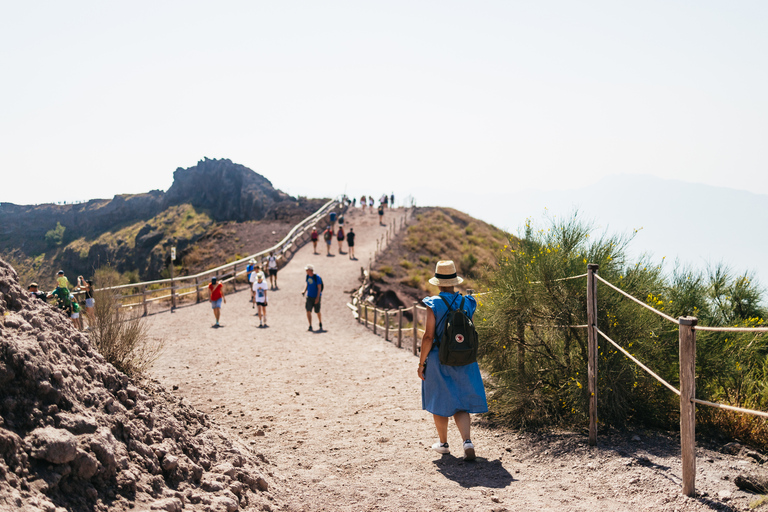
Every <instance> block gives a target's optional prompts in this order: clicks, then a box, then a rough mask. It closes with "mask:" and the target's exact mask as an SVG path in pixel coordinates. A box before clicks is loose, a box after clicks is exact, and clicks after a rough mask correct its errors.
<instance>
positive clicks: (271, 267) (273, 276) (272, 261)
mask: <svg viewBox="0 0 768 512" xmlns="http://www.w3.org/2000/svg"><path fill="white" fill-rule="evenodd" d="M277 269H278V266H277V258H276V257H275V253H274V252H270V253H269V258H267V270H268V271H269V288H270V290H277Z"/></svg>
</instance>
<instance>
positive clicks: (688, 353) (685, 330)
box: [679, 316, 698, 497]
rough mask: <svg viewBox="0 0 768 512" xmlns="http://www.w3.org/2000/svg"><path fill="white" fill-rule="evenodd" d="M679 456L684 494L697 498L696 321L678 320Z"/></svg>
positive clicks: (688, 319) (684, 317) (683, 318)
mask: <svg viewBox="0 0 768 512" xmlns="http://www.w3.org/2000/svg"><path fill="white" fill-rule="evenodd" d="M679 321H680V327H679V337H680V454H681V455H682V459H683V461H682V462H683V494H685V495H686V496H690V497H694V496H696V404H695V403H693V401H692V400H693V398H695V397H696V331H694V327H695V326H696V324H697V323H698V319H697V318H696V317H693V316H683V317H680V319H679Z"/></svg>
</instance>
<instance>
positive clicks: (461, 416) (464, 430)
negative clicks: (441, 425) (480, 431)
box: [446, 411, 470, 441]
mask: <svg viewBox="0 0 768 512" xmlns="http://www.w3.org/2000/svg"><path fill="white" fill-rule="evenodd" d="M447 420H448V418H446V424H447V423H448V421H447ZM453 421H455V422H456V426H457V427H458V428H459V433H460V434H461V440H462V441H466V440H467V439H470V437H469V430H470V419H469V413H468V412H466V411H461V412H457V413H456V414H454V415H453Z"/></svg>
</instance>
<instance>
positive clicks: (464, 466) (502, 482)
mask: <svg viewBox="0 0 768 512" xmlns="http://www.w3.org/2000/svg"><path fill="white" fill-rule="evenodd" d="M433 462H434V464H435V466H437V470H438V471H439V472H440V473H442V474H443V476H444V477H446V478H447V479H449V480H453V481H454V482H456V483H457V484H459V485H460V486H462V487H466V488H469V487H490V488H492V489H503V488H504V487H507V486H509V484H511V483H512V482H514V481H515V479H514V477H513V476H512V474H511V473H510V472H509V471H507V470H506V468H504V466H503V465H502V463H501V461H500V460H498V459H497V460H488V459H484V458H482V457H478V458H476V459H475V460H474V461H472V462H467V461H465V460H464V459H462V458H458V457H454V456H453V455H451V454H446V455H443V456H442V457H441V458H439V459H436V460H435V461H433Z"/></svg>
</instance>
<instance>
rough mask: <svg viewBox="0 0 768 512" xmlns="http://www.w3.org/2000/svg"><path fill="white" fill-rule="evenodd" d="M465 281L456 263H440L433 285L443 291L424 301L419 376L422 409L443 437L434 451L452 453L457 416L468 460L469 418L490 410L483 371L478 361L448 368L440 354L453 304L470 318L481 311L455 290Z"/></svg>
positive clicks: (471, 450)
mask: <svg viewBox="0 0 768 512" xmlns="http://www.w3.org/2000/svg"><path fill="white" fill-rule="evenodd" d="M462 281H463V279H462V278H461V277H459V276H458V275H457V274H456V266H455V265H454V263H453V261H450V260H448V261H438V262H437V266H436V268H435V276H434V277H433V278H431V279H430V280H429V282H430V284H433V285H435V286H437V287H438V288H440V294H439V295H436V296H433V297H427V298H426V299H424V301H423V302H424V304H425V305H426V306H427V323H426V326H425V328H424V337H423V338H422V339H421V357H420V358H419V368H418V375H419V378H420V379H421V407H422V409H424V410H426V411H429V412H431V413H432V416H433V418H434V421H435V427H436V428H437V436H438V438H439V441H438V442H437V443H435V444H433V445H432V449H433V450H435V451H437V452H438V453H449V449H448V422H449V419H450V417H451V416H453V419H454V421H455V422H456V426H457V427H458V429H459V432H460V433H461V439H462V440H463V442H464V444H463V448H464V458H465V460H473V459H474V458H475V446H474V444H473V443H472V440H471V437H470V417H469V415H470V413H472V414H478V413H483V412H487V411H488V402H487V401H486V398H485V388H484V387H483V379H482V377H481V376H480V368H479V367H478V365H477V362H474V363H470V364H467V365H464V366H448V365H444V364H442V363H441V362H440V356H439V355H438V352H439V351H438V343H439V340H440V338H441V337H442V335H443V330H444V329H445V326H446V323H447V319H448V314H449V305H450V310H451V311H456V310H457V309H458V308H459V307H461V306H462V305H463V310H464V312H465V313H466V314H467V316H468V317H469V318H472V315H474V313H475V309H476V308H477V301H475V298H474V297H472V296H471V295H468V296H466V297H462V295H461V293H458V292H456V291H455V286H457V285H459V284H461V282H462ZM446 302H447V304H446Z"/></svg>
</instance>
